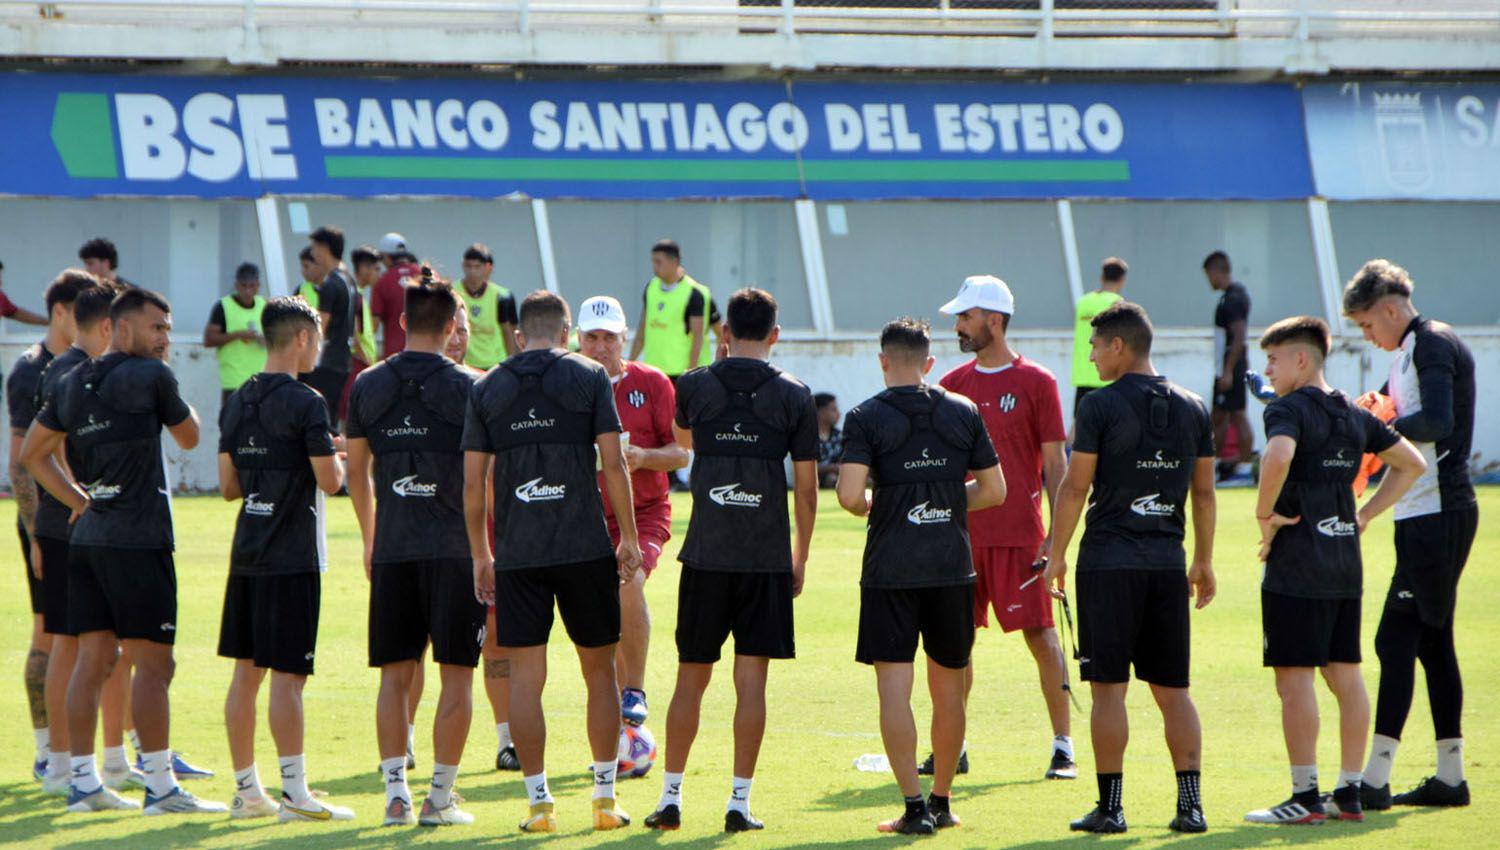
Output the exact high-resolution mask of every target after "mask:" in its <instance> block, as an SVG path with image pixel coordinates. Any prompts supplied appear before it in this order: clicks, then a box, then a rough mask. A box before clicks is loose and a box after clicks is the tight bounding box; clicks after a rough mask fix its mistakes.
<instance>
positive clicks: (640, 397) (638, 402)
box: [625, 390, 646, 408]
mask: <svg viewBox="0 0 1500 850" xmlns="http://www.w3.org/2000/svg"><path fill="white" fill-rule="evenodd" d="M625 400H626V401H628V402H630V406H631V407H636V408H639V407H645V406H646V394H645V393H643V392H641V391H640V390H631V391H630V394H629V395H627V396H625Z"/></svg>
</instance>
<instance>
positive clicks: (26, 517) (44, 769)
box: [5, 269, 108, 790]
mask: <svg viewBox="0 0 1500 850" xmlns="http://www.w3.org/2000/svg"><path fill="white" fill-rule="evenodd" d="M97 286H98V281H96V280H95V279H94V277H93V275H90V274H87V273H84V272H82V271H79V270H77V269H69V270H67V271H64V272H63V273H62V274H60V275H58V276H57V279H56V280H54V281H52V284H51V285H50V286H48V287H47V294H46V296H45V298H46V304H47V316H48V322H47V335H46V336H45V337H43V339H42V341H41V342H38V343H37V344H36V345H33V346H32V347H30V348H28V349H26V351H25V352H23V353H22V354H21V356H20V357H18V358H16V362H15V363H14V364H13V365H12V366H11V368H10V378H9V380H8V381H6V383H5V399H6V406H7V408H8V410H9V413H10V489H11V492H12V493H14V494H15V499H16V535H17V536H18V537H20V538H21V561H22V565H23V566H24V567H25V568H26V588H27V590H28V592H29V596H30V598H31V649H30V651H29V652H28V653H27V654H26V669H25V682H26V698H27V702H28V703H29V705H30V707H31V728H32V730H33V733H34V734H35V736H36V759H35V762H34V763H33V765H32V776H33V777H34V778H36V779H38V780H45V779H46V777H47V773H48V762H49V755H48V754H49V753H50V752H57V753H58V758H51V759H50V761H52V762H54V763H56V765H57V767H56V775H57V777H58V778H65V777H66V776H67V767H68V766H67V763H66V760H67V757H66V756H65V755H63V754H64V753H66V752H67V749H68V744H67V741H68V731H67V712H66V710H65V709H64V708H63V706H62V705H61V704H60V702H61V701H60V700H59V704H58V705H57V706H56V707H55V709H54V711H55V714H54V715H53V716H51V718H50V720H49V715H48V710H49V706H48V704H47V699H46V683H47V678H48V676H49V675H51V672H50V671H51V666H50V663H49V657H56V655H57V652H58V651H59V650H62V649H63V646H62V645H61V643H62V642H59V641H58V640H56V639H55V635H58V634H61V631H60V627H61V626H62V625H63V622H64V621H66V618H67V609H66V607H63V608H62V609H61V610H60V611H57V610H54V613H53V622H52V628H48V627H47V622H46V616H45V614H46V610H47V607H46V602H45V600H46V593H45V591H44V589H43V578H42V576H43V571H42V557H41V545H40V543H39V541H38V540H37V537H36V517H37V499H38V496H39V495H40V494H38V493H37V490H38V489H39V488H38V487H37V486H36V484H35V482H33V481H32V480H31V473H29V472H27V471H26V467H25V466H24V465H23V464H22V463H21V443H22V441H23V440H25V439H26V430H27V429H28V428H30V427H31V422H32V420H34V419H36V412H37V410H38V408H39V407H40V401H39V394H38V392H37V391H38V390H39V389H40V387H41V380H42V372H43V370H44V369H46V368H47V365H48V364H49V363H51V362H52V360H53V359H54V358H55V357H57V356H59V355H62V354H64V353H65V352H67V351H68V350H69V348H70V347H71V346H72V345H73V341H74V338H75V336H76V334H77V326H76V323H75V322H74V319H73V306H74V304H75V303H76V302H77V299H78V296H79V294H81V293H82V292H83V291H84V290H87V289H94V288H96V287H97ZM105 312H108V309H107V308H106V310H105ZM44 492H45V491H44ZM66 569H67V561H66V559H64V560H63V561H62V562H61V563H60V566H59V572H60V573H61V575H62V578H63V581H59V582H57V584H60V585H62V587H63V589H66V587H67V584H66V579H67V572H66ZM66 598H67V597H66V596H64V597H63V599H64V600H66ZM59 618H61V619H59ZM65 642H66V643H67V644H68V645H67V647H66V650H65V651H66V653H67V655H66V657H65V658H59V659H58V660H57V665H58V668H57V671H56V672H57V674H59V675H58V678H59V680H60V681H61V683H62V686H63V687H62V689H61V691H59V692H58V696H60V695H61V694H62V693H66V689H67V677H68V676H70V675H72V673H73V659H74V656H75V655H76V650H77V646H78V644H77V642H76V641H73V640H71V638H68V639H66V641H65ZM53 729H56V731H57V734H56V736H55V738H54V736H53V734H52V730H53ZM54 742H55V744H54ZM53 784H54V787H55V786H56V785H57V784H58V783H57V780H56V779H55V780H54V782H53ZM63 790H66V789H65V788H64V789H63Z"/></svg>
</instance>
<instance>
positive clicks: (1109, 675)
mask: <svg viewBox="0 0 1500 850" xmlns="http://www.w3.org/2000/svg"><path fill="white" fill-rule="evenodd" d="M1191 628H1192V627H1191V624H1190V622H1189V620H1188V581H1187V573H1186V572H1185V571H1183V570H1182V569H1180V568H1179V569H1170V570H1167V569H1162V570H1147V569H1126V570H1085V571H1081V572H1079V573H1078V671H1079V673H1078V675H1079V678H1081V679H1083V680H1084V681H1085V682H1099V683H1100V684H1118V683H1121V682H1128V681H1130V667H1131V665H1132V664H1134V665H1135V677H1136V678H1137V679H1140V680H1141V681H1142V682H1149V683H1151V684H1153V685H1160V686H1161V687H1164V688H1185V687H1187V686H1188V669H1189V662H1190V659H1191V650H1192V639H1191V637H1192V634H1191Z"/></svg>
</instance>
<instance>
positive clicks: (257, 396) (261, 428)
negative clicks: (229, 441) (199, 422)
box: [232, 377, 307, 469]
mask: <svg viewBox="0 0 1500 850" xmlns="http://www.w3.org/2000/svg"><path fill="white" fill-rule="evenodd" d="M255 381H256V385H255V387H254V389H253V392H241V393H240V420H239V421H238V422H236V423H235V425H234V436H233V443H234V456H233V458H232V459H233V460H234V465H235V466H236V467H242V468H245V469H295V468H296V467H298V466H299V465H301V464H303V463H306V462H307V458H306V452H303V451H299V450H298V449H299V448H300V447H301V445H302V441H301V439H300V437H299V438H296V439H287V438H285V437H277V436H275V435H274V434H273V433H272V432H271V429H269V428H267V427H266V425H265V423H264V422H263V421H261V418H260V407H261V405H262V404H264V403H265V402H266V399H268V398H270V396H271V394H272V393H274V392H278V391H280V390H282V389H284V388H286V387H289V386H291V385H293V384H295V383H296V381H295V380H293V379H291V378H287V379H286V380H284V381H277V382H276V383H275V384H274V385H273V386H271V387H270V388H266V387H265V386H264V384H263V383H262V382H261V380H260V378H258V377H257V378H256V379H255ZM247 430H248V431H249V433H248V434H247V433H246V431H247ZM247 438H248V439H247ZM257 441H258V442H257Z"/></svg>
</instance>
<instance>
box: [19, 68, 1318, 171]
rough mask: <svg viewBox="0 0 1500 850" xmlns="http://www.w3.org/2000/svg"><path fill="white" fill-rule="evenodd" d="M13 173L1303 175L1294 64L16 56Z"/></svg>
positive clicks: (1302, 139) (1303, 154)
mask: <svg viewBox="0 0 1500 850" xmlns="http://www.w3.org/2000/svg"><path fill="white" fill-rule="evenodd" d="M0 115H3V117H4V126H5V127H6V128H7V132H6V134H5V135H4V136H0V193H4V194H12V195H52V196H70V197H87V196H98V195H177V196H191V197H258V196H261V195H264V194H267V193H276V194H288V195H335V196H353V197H368V196H375V195H439V196H442V195H449V196H467V197H499V196H504V195H509V194H512V193H521V194H525V195H530V196H534V197H542V198H557V197H579V198H631V199H666V198H691V197H711V198H727V197H774V198H798V197H810V198H814V199H827V200H856V199H875V198H1038V197H1117V198H1200V199H1213V198H1258V199H1269V198H1298V197H1305V196H1306V195H1308V194H1309V193H1310V190H1311V175H1310V171H1309V168H1308V157H1307V149H1306V144H1305V137H1304V132H1303V124H1302V111H1301V103H1300V100H1299V98H1298V95H1297V92H1296V91H1295V90H1294V89H1292V88H1290V87H1287V86H1241V85H1202V86H1191V85H1166V84H1164V85H1156V84H1146V85H1046V84H976V83H947V84H925V83H911V84H900V85H892V84H879V85H863V84H857V83H796V84H793V85H790V86H787V85H781V84H773V83H689V82H681V83H645V82H624V81H616V82H515V81H498V80H493V81H492V80H451V79H443V80H410V79H408V80H360V79H339V78H329V79H292V78H281V77H224V78H219V77H141V76H82V75H48V74H23V73H15V74H7V75H0Z"/></svg>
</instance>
